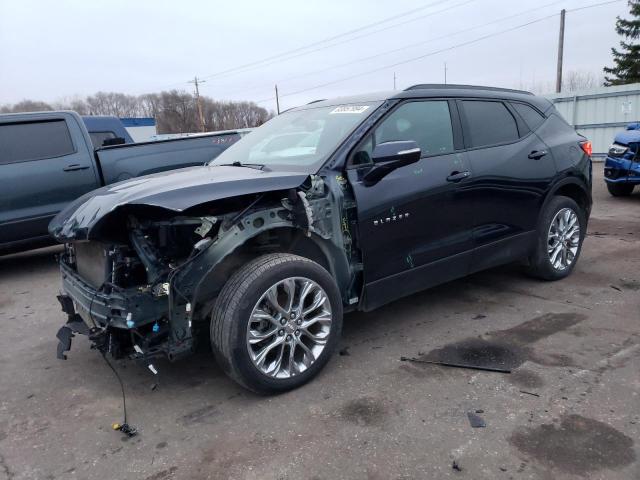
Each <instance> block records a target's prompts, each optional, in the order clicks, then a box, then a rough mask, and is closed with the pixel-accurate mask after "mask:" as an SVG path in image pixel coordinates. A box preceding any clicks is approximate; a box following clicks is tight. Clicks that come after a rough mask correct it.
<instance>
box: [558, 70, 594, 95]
mask: <svg viewBox="0 0 640 480" xmlns="http://www.w3.org/2000/svg"><path fill="white" fill-rule="evenodd" d="M603 84H604V78H603V77H602V75H600V76H596V74H594V73H593V72H586V71H581V70H571V71H569V72H568V73H567V74H566V75H565V77H564V81H563V82H562V91H563V92H577V91H578V90H589V89H592V88H596V87H600V86H602V85H603Z"/></svg>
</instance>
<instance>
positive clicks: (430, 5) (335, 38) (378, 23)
mask: <svg viewBox="0 0 640 480" xmlns="http://www.w3.org/2000/svg"><path fill="white" fill-rule="evenodd" d="M449 1H451V0H438V1H435V2H431V3H428V4H427V5H423V6H421V7H418V8H413V9H411V10H408V11H406V12H403V13H399V14H397V15H393V16H391V17H386V18H383V19H381V20H378V21H376V22H373V23H369V24H367V25H363V26H361V27H358V28H354V29H353V30H349V31H347V32H343V33H340V34H337V35H334V36H331V37H327V38H324V39H322V40H318V41H315V42H312V43H309V44H307V45H303V46H301V47H297V48H294V49H292V50H287V51H285V52H281V53H278V54H276V55H272V56H270V57H266V58H263V59H260V60H255V61H253V62H249V63H245V64H244V65H238V66H236V67H232V68H229V69H226V70H221V71H219V72H216V73H212V74H210V75H205V76H204V77H203V78H214V77H218V76H221V75H224V74H227V73H231V72H235V71H237V70H242V69H245V68H247V67H251V66H254V65H258V64H262V63H264V62H269V61H271V60H275V59H278V58H281V57H285V56H288V55H291V54H294V53H298V52H302V51H303V50H308V49H310V48H313V47H316V46H318V45H321V44H323V43H326V42H330V41H333V40H337V39H339V38H343V37H346V36H349V35H352V34H354V33H358V32H361V31H363V30H366V29H368V28H371V27H375V26H378V25H382V24H383V23H387V22H391V21H393V20H396V19H398V18H402V17H406V16H408V15H412V14H414V13H416V12H419V11H421V10H425V9H427V8H431V7H433V6H436V5H439V4H442V3H447V2H449ZM305 53H309V52H305Z"/></svg>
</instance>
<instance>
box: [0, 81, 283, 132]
mask: <svg viewBox="0 0 640 480" xmlns="http://www.w3.org/2000/svg"><path fill="white" fill-rule="evenodd" d="M201 101H202V110H203V115H204V118H205V127H206V129H207V130H208V131H215V130H230V129H234V128H250V127H257V126H259V125H261V124H263V123H264V122H266V121H267V120H269V119H270V118H271V117H272V116H273V112H268V111H267V110H266V109H264V108H262V107H259V106H258V105H257V104H255V103H253V102H231V101H226V102H221V101H216V100H213V99H211V98H209V97H201ZM54 108H55V109H57V110H74V111H76V112H78V113H79V114H80V115H109V116H115V117H152V118H155V119H156V125H157V130H158V133H183V132H198V131H200V123H199V119H198V115H197V108H196V102H195V98H194V96H193V95H192V94H191V93H190V92H186V91H183V90H171V91H168V92H166V91H165V92H160V93H148V94H144V95H139V96H135V95H126V94H124V93H118V92H98V93H96V94H94V95H90V96H88V97H86V98H80V97H71V98H70V99H63V100H61V101H59V102H56V103H55V104H53V106H52V105H50V104H47V103H44V102H36V101H32V100H24V101H22V102H20V103H17V104H15V105H5V106H2V107H0V112H1V113H9V112H30V111H36V110H53V109H54Z"/></svg>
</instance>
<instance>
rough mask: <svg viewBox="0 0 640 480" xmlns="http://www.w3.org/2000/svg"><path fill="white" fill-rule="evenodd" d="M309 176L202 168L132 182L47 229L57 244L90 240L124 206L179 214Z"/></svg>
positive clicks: (83, 200)
mask: <svg viewBox="0 0 640 480" xmlns="http://www.w3.org/2000/svg"><path fill="white" fill-rule="evenodd" d="M308 176H309V175H308V174H306V173H296V172H275V171H263V170H258V169H256V168H249V167H223V166H204V167H190V168H183V169H180V170H172V171H170V172H160V173H156V174H153V175H146V176H144V177H137V178H132V179H130V180H125V181H124V182H119V183H114V184H112V185H107V186H106V187H102V188H99V189H97V190H94V191H92V192H89V193H87V194H85V195H83V196H82V197H80V198H78V199H77V200H75V201H73V202H72V203H71V204H70V205H68V206H67V208H65V209H64V210H63V211H62V212H60V213H59V214H58V215H57V216H56V217H55V218H54V219H53V220H52V221H51V223H50V224H49V233H50V234H51V235H53V236H54V237H55V238H56V239H57V240H58V241H67V240H84V239H88V238H90V233H91V229H92V228H93V227H94V226H96V224H97V223H98V222H99V221H100V220H101V219H102V218H103V217H105V216H106V215H108V214H109V213H111V212H113V211H114V210H116V209H117V208H118V207H121V206H123V205H147V206H155V207H161V208H165V209H168V210H173V211H175V212H181V211H184V210H186V209H188V208H191V207H194V206H197V205H200V204H202V203H206V202H211V201H214V200H220V199H223V198H230V197H235V196H239V195H247V194H252V193H261V192H270V191H275V190H285V189H289V188H296V187H299V186H300V185H302V183H303V182H304V181H305V180H306V178H307V177H308Z"/></svg>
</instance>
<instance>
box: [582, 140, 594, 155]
mask: <svg viewBox="0 0 640 480" xmlns="http://www.w3.org/2000/svg"><path fill="white" fill-rule="evenodd" d="M580 146H581V147H582V150H583V151H584V153H586V154H587V156H589V157H590V156H591V155H592V154H593V145H591V142H590V141H589V140H586V141H584V142H580Z"/></svg>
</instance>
